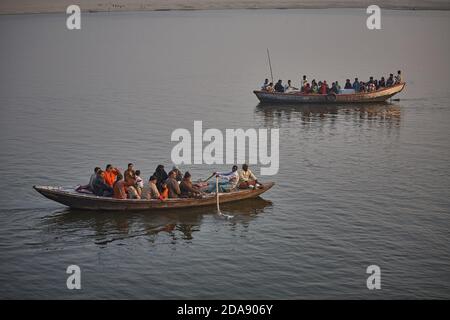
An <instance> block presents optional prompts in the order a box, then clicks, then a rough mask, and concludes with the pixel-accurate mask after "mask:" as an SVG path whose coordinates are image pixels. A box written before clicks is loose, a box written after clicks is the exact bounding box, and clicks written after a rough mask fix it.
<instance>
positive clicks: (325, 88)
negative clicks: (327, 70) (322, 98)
mask: <svg viewBox="0 0 450 320" xmlns="http://www.w3.org/2000/svg"><path fill="white" fill-rule="evenodd" d="M319 92H320V94H327V93H328V84H327V82H326V81H324V82H322V85H321V87H320V91H319Z"/></svg>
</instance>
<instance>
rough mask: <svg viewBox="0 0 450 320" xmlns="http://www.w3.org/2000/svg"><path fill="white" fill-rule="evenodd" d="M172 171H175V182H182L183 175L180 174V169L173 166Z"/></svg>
mask: <svg viewBox="0 0 450 320" xmlns="http://www.w3.org/2000/svg"><path fill="white" fill-rule="evenodd" d="M172 170H173V171H175V180H177V181H178V182H181V181H182V180H183V174H182V173H181V171H180V169H178V167H177V166H173V167H172Z"/></svg>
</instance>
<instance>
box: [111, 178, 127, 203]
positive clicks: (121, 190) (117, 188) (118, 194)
mask: <svg viewBox="0 0 450 320" xmlns="http://www.w3.org/2000/svg"><path fill="white" fill-rule="evenodd" d="M127 187H128V182H126V181H125V180H123V179H122V176H121V175H118V176H117V179H116V182H114V186H113V190H114V194H113V198H114V199H121V200H124V199H127V197H128V195H127Z"/></svg>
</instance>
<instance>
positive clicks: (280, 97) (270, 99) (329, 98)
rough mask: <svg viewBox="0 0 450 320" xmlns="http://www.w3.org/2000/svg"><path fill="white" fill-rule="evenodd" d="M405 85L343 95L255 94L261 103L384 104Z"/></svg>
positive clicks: (262, 92)
mask: <svg viewBox="0 0 450 320" xmlns="http://www.w3.org/2000/svg"><path fill="white" fill-rule="evenodd" d="M404 87H405V83H399V84H396V85H394V86H392V87H386V88H383V89H379V90H377V91H372V92H357V93H342V94H335V93H331V94H315V93H302V92H299V91H293V92H286V93H285V92H268V91H264V90H255V91H253V93H254V94H255V95H256V96H257V97H258V99H259V101H261V103H289V104H303V103H322V104H346V103H368V102H383V101H386V100H387V99H389V98H391V97H392V96H394V95H395V94H397V93H399V92H401V91H402V90H403V88H404Z"/></svg>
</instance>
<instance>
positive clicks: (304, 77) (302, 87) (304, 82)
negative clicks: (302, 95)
mask: <svg viewBox="0 0 450 320" xmlns="http://www.w3.org/2000/svg"><path fill="white" fill-rule="evenodd" d="M307 83H308V79H306V76H305V75H304V76H303V79H302V82H301V90H304V89H305V86H306V84H307Z"/></svg>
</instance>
